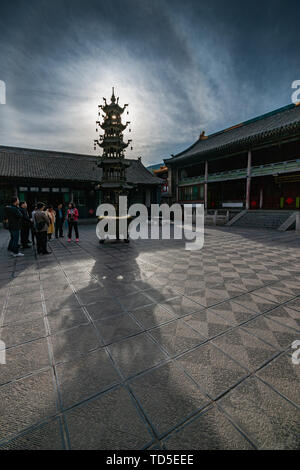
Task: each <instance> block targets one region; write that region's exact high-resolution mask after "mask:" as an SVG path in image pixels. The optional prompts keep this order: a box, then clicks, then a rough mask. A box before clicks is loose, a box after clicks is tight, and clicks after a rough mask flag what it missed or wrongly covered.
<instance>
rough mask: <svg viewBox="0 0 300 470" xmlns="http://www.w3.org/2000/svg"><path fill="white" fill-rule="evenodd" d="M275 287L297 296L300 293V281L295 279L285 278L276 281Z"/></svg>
mask: <svg viewBox="0 0 300 470" xmlns="http://www.w3.org/2000/svg"><path fill="white" fill-rule="evenodd" d="M272 287H274V289H277V290H280V291H283V292H285V293H287V294H290V295H294V296H295V297H296V296H297V295H300V283H299V281H298V282H297V281H295V280H290V279H289V280H284V281H280V282H276V283H275V284H273V286H272Z"/></svg>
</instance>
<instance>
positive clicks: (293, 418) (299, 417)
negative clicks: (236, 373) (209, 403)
mask: <svg viewBox="0 0 300 470" xmlns="http://www.w3.org/2000/svg"><path fill="white" fill-rule="evenodd" d="M219 403H220V406H221V408H222V409H223V410H224V411H225V412H226V414H228V415H229V416H230V417H231V418H232V419H233V420H234V422H236V423H237V425H238V426H239V427H240V428H241V429H242V430H243V431H244V432H245V433H246V435H247V436H248V437H249V438H250V440H251V441H252V442H253V443H254V444H255V445H256V446H257V448H259V449H263V450H272V449H276V450H279V449H281V450H288V449H289V450H292V449H294V450H296V449H298V448H299V427H300V411H299V409H297V408H296V407H295V406H294V405H293V404H291V403H290V402H289V401H287V400H285V399H284V398H283V397H282V396H280V395H279V394H278V393H276V392H275V391H274V390H272V388H270V387H268V386H267V385H265V384H264V383H263V382H261V381H259V380H258V379H257V378H255V377H251V378H248V379H246V380H245V381H244V382H243V383H241V384H239V385H238V386H237V387H235V388H234V389H233V390H232V391H230V392H229V394H227V395H226V396H225V397H223V398H222V399H221V400H220V402H219Z"/></svg>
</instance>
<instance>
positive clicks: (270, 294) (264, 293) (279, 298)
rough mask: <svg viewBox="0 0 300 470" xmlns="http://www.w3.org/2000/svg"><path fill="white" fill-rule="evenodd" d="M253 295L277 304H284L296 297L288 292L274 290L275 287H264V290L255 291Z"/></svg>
mask: <svg viewBox="0 0 300 470" xmlns="http://www.w3.org/2000/svg"><path fill="white" fill-rule="evenodd" d="M252 294H253V295H258V296H259V297H262V298H263V299H267V300H270V301H271V302H274V303H276V304H283V303H284V302H287V301H288V300H291V299H292V298H293V297H295V296H294V295H293V294H287V293H286V292H282V291H280V290H277V289H274V288H273V287H263V288H262V289H258V290H255V291H254V292H252Z"/></svg>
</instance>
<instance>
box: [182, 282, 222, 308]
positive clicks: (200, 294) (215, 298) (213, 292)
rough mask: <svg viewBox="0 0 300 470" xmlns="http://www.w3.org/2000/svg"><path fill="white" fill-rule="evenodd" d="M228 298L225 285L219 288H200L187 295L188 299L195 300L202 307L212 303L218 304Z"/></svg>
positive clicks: (209, 305)
mask: <svg viewBox="0 0 300 470" xmlns="http://www.w3.org/2000/svg"><path fill="white" fill-rule="evenodd" d="M229 298H230V294H229V293H228V291H227V289H225V287H224V288H220V289H219V288H216V289H201V290H198V291H196V292H194V293H193V295H190V296H189V299H191V300H193V301H194V302H197V303H198V304H200V305H202V306H203V307H211V306H212V305H216V304H219V303H220V302H223V301H224V300H228V299H229Z"/></svg>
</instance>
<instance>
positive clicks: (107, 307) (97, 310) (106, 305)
mask: <svg viewBox="0 0 300 470" xmlns="http://www.w3.org/2000/svg"><path fill="white" fill-rule="evenodd" d="M86 310H87V311H88V313H89V315H90V316H91V318H92V320H93V321H97V320H102V319H104V318H111V317H113V316H116V315H119V314H120V313H123V312H124V308H123V307H122V306H121V305H120V303H119V302H117V301H114V300H113V299H110V300H109V301H105V300H103V301H102V302H95V303H92V304H89V305H86Z"/></svg>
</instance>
